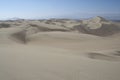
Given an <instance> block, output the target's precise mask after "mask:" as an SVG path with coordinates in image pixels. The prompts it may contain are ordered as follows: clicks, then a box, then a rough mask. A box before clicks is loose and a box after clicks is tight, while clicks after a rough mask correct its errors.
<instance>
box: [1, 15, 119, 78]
mask: <svg viewBox="0 0 120 80" xmlns="http://www.w3.org/2000/svg"><path fill="white" fill-rule="evenodd" d="M0 80H120V22H114V21H110V20H107V19H105V18H103V17H100V16H97V17H94V18H90V19H85V20H71V19H49V20H46V19H45V20H24V19H18V20H5V21H0Z"/></svg>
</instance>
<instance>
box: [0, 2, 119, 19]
mask: <svg viewBox="0 0 120 80" xmlns="http://www.w3.org/2000/svg"><path fill="white" fill-rule="evenodd" d="M96 15H100V16H106V17H111V18H118V19H119V18H120V0H0V19H5V18H13V17H18V18H55V17H56V18H86V17H91V16H96Z"/></svg>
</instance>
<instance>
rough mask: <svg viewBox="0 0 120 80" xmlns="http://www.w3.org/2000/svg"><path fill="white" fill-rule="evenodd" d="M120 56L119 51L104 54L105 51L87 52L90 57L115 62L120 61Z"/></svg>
mask: <svg viewBox="0 0 120 80" xmlns="http://www.w3.org/2000/svg"><path fill="white" fill-rule="evenodd" d="M119 56H120V53H119V51H116V52H115V53H113V54H112V55H111V54H104V53H97V52H91V53H87V57H88V58H90V59H96V60H106V61H115V62H118V61H120V57H119Z"/></svg>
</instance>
